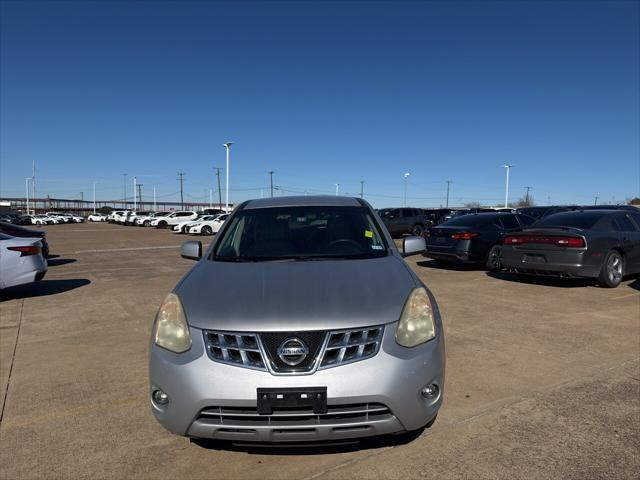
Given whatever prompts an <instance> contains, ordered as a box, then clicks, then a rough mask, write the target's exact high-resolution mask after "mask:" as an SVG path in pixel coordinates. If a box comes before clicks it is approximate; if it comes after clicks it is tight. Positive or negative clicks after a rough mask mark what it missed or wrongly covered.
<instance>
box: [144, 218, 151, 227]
mask: <svg viewBox="0 0 640 480" xmlns="http://www.w3.org/2000/svg"><path fill="white" fill-rule="evenodd" d="M142 225H144V226H145V227H148V226H149V225H151V220H145V221H144V222H143V223H142Z"/></svg>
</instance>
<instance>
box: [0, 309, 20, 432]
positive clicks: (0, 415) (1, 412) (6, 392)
mask: <svg viewBox="0 0 640 480" xmlns="http://www.w3.org/2000/svg"><path fill="white" fill-rule="evenodd" d="M23 314H24V299H23V300H22V302H20V310H19V313H18V331H17V332H16V341H15V343H14V344H13V353H12V354H11V365H10V366H9V376H8V377H7V385H6V387H5V389H4V392H3V395H2V410H0V425H2V420H3V419H4V407H5V404H6V403H7V397H8V396H9V386H10V385H11V374H12V373H13V363H14V360H15V358H16V350H18V342H19V341H20V330H21V327H22V316H23Z"/></svg>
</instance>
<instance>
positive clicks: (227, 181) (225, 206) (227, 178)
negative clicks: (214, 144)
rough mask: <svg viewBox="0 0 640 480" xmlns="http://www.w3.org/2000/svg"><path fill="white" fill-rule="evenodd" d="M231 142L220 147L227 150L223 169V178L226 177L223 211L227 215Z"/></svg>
mask: <svg viewBox="0 0 640 480" xmlns="http://www.w3.org/2000/svg"><path fill="white" fill-rule="evenodd" d="M232 144H233V142H226V143H223V144H222V145H223V146H224V148H225V149H226V150H227V168H226V169H225V172H224V173H225V177H226V185H225V191H224V209H225V211H226V212H227V213H229V151H230V150H231V145H232Z"/></svg>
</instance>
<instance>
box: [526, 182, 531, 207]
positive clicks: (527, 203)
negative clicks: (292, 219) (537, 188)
mask: <svg viewBox="0 0 640 480" xmlns="http://www.w3.org/2000/svg"><path fill="white" fill-rule="evenodd" d="M524 188H526V189H527V193H526V194H525V196H524V202H525V204H526V205H527V207H528V206H530V205H529V190H531V187H524Z"/></svg>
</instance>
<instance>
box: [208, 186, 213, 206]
mask: <svg viewBox="0 0 640 480" xmlns="http://www.w3.org/2000/svg"><path fill="white" fill-rule="evenodd" d="M211 207H213V189H212V188H210V189H209V208H211Z"/></svg>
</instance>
